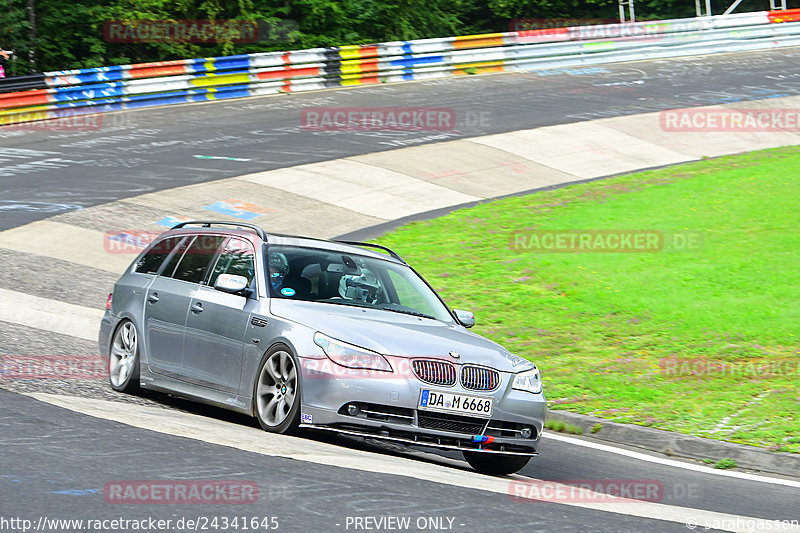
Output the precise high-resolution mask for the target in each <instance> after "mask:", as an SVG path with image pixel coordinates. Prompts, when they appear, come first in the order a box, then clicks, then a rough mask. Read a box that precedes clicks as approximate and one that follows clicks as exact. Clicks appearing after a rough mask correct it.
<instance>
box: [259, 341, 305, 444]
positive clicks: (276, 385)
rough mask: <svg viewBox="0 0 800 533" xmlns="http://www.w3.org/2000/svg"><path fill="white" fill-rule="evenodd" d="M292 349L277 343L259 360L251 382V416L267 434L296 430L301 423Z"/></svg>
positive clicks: (293, 431)
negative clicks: (254, 378)
mask: <svg viewBox="0 0 800 533" xmlns="http://www.w3.org/2000/svg"><path fill="white" fill-rule="evenodd" d="M297 368H298V366H297V359H296V358H295V357H294V356H293V355H292V352H291V350H290V349H289V348H288V347H287V346H285V345H283V344H277V345H275V346H273V347H272V348H270V349H269V351H268V352H267V353H266V354H265V355H264V359H263V360H262V361H261V365H260V366H259V367H258V372H257V373H256V380H255V383H254V384H253V416H255V417H256V419H258V423H259V424H260V425H261V427H262V428H263V429H264V430H265V431H269V432H270V433H284V434H289V433H296V432H297V429H298V425H299V424H300V377H299V375H298V371H297Z"/></svg>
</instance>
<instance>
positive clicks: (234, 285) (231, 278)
mask: <svg viewBox="0 0 800 533" xmlns="http://www.w3.org/2000/svg"><path fill="white" fill-rule="evenodd" d="M214 288H215V289H217V290H218V291H222V292H229V293H231V294H236V293H238V292H242V291H243V290H244V289H246V288H247V278H246V277H244V276H235V275H233V274H220V275H219V276H217V281H215V282H214Z"/></svg>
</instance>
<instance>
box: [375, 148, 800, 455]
mask: <svg viewBox="0 0 800 533" xmlns="http://www.w3.org/2000/svg"><path fill="white" fill-rule="evenodd" d="M799 176H800V154H798V150H797V148H794V147H787V148H780V149H773V150H765V151H760V152H753V153H749V154H743V155H738V156H729V157H722V158H718V159H713V160H706V161H700V162H696V163H690V164H686V165H680V166H675V167H670V168H665V169H659V170H654V171H648V172H642V173H637V174H631V175H626V176H621V177H616V178H609V179H605V180H600V181H595V182H592V183H585V184H578V185H572V186H568V187H565V188H561V189H557V190H551V191H544V192H539V193H536V194H531V195H527V196H520V197H513V198H507V199H503V200H497V201H492V202H487V203H485V204H482V205H479V206H476V207H473V208H468V209H462V210H458V211H455V212H453V213H451V214H449V215H447V216H445V217H441V218H438V219H434V220H428V221H420V222H414V223H411V224H408V225H406V226H403V227H401V228H398V229H397V230H395V231H393V232H391V233H389V234H387V235H385V236H383V237H382V238H381V239H379V242H380V243H381V244H384V245H387V246H391V247H392V248H394V249H396V250H397V251H398V252H399V253H400V254H401V255H403V256H404V257H405V258H406V259H407V260H408V261H410V262H411V264H413V265H414V266H415V268H417V269H418V270H419V271H420V272H421V273H422V274H423V275H424V276H425V277H426V278H427V279H428V280H429V281H430V282H431V284H432V285H433V286H434V287H435V288H436V289H437V290H438V291H439V292H440V293H441V294H442V296H443V297H444V298H445V299H446V300H447V301H448V303H449V304H450V305H451V306H452V307H456V308H463V309H470V310H473V311H474V312H475V313H476V315H477V318H478V325H477V326H476V327H475V328H474V331H475V332H477V333H479V334H482V335H485V336H487V337H489V338H491V339H493V340H495V341H497V342H499V343H501V344H503V345H505V346H506V347H507V348H509V349H510V350H512V351H514V352H515V353H517V354H519V355H521V356H523V357H526V358H528V359H530V360H532V361H535V362H536V363H537V364H538V365H539V366H540V368H541V369H542V375H543V378H544V380H545V392H546V393H547V396H548V400H549V401H550V404H551V407H552V408H555V409H568V410H570V411H574V412H578V413H584V414H591V415H594V416H599V417H603V418H607V419H611V420H615V421H618V422H628V423H634V424H641V425H645V426H652V427H657V428H661V429H667V430H673V431H679V432H683V433H687V434H692V435H698V436H703V437H710V438H716V439H721V440H727V441H732V442H740V443H748V444H755V445H760V446H764V447H768V448H769V449H772V450H780V451H793V452H798V451H800V439H798V437H799V436H800V420H798V419H797V415H798V412H800V385H799V384H798V383H799V382H800V348H799V347H798V335H799V334H800V329H799V328H798V325H800V224H798V222H800V208H799V207H798V199H800V179H798V177H799ZM563 230H568V231H571V232H573V233H589V232H592V231H598V230H599V231H601V232H602V231H605V230H610V231H612V232H616V233H617V234H620V232H623V233H624V232H625V231H629V230H630V231H641V232H650V233H648V234H651V233H653V232H655V233H656V234H657V235H661V238H662V239H663V241H661V244H662V245H663V246H662V248H660V251H653V250H650V251H648V252H645V253H585V251H579V252H574V251H573V252H568V253H548V252H551V251H552V250H545V249H544V248H542V247H541V246H543V243H544V241H543V240H539V241H538V242H537V241H535V240H532V239H531V235H532V234H531V233H530V232H537V235H539V236H540V237H541V236H542V235H545V234H551V233H552V232H555V231H563ZM517 232H522V233H519V234H516V235H515V233H517ZM610 242H611V241H609V240H606V242H605V244H606V245H608V244H609V243H610ZM537 246H540V247H539V248H537ZM595 250H597V248H595ZM600 250H602V249H600Z"/></svg>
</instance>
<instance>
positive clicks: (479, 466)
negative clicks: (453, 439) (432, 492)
mask: <svg viewBox="0 0 800 533" xmlns="http://www.w3.org/2000/svg"><path fill="white" fill-rule="evenodd" d="M461 453H463V454H464V459H466V460H467V462H468V463H469V465H470V466H471V467H472V468H474V469H475V470H477V471H478V472H480V473H481V474H490V475H493V476H505V475H508V474H513V473H514V472H519V471H520V470H522V469H523V468H525V465H526V464H528V461H530V460H531V458H530V457H529V456H525V455H500V454H497V453H485V452H468V451H464V452H461Z"/></svg>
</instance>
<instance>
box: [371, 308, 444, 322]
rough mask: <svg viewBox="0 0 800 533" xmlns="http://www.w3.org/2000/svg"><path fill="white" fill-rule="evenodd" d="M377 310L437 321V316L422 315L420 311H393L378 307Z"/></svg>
mask: <svg viewBox="0 0 800 533" xmlns="http://www.w3.org/2000/svg"><path fill="white" fill-rule="evenodd" d="M376 309H381V310H383V311H391V312H392V313H400V314H403V315H411V316H421V317H422V318H430V319H431V320H436V317H435V316H431V315H426V314H425V313H420V312H419V311H412V310H408V309H392V308H391V307H377V308H376Z"/></svg>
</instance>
